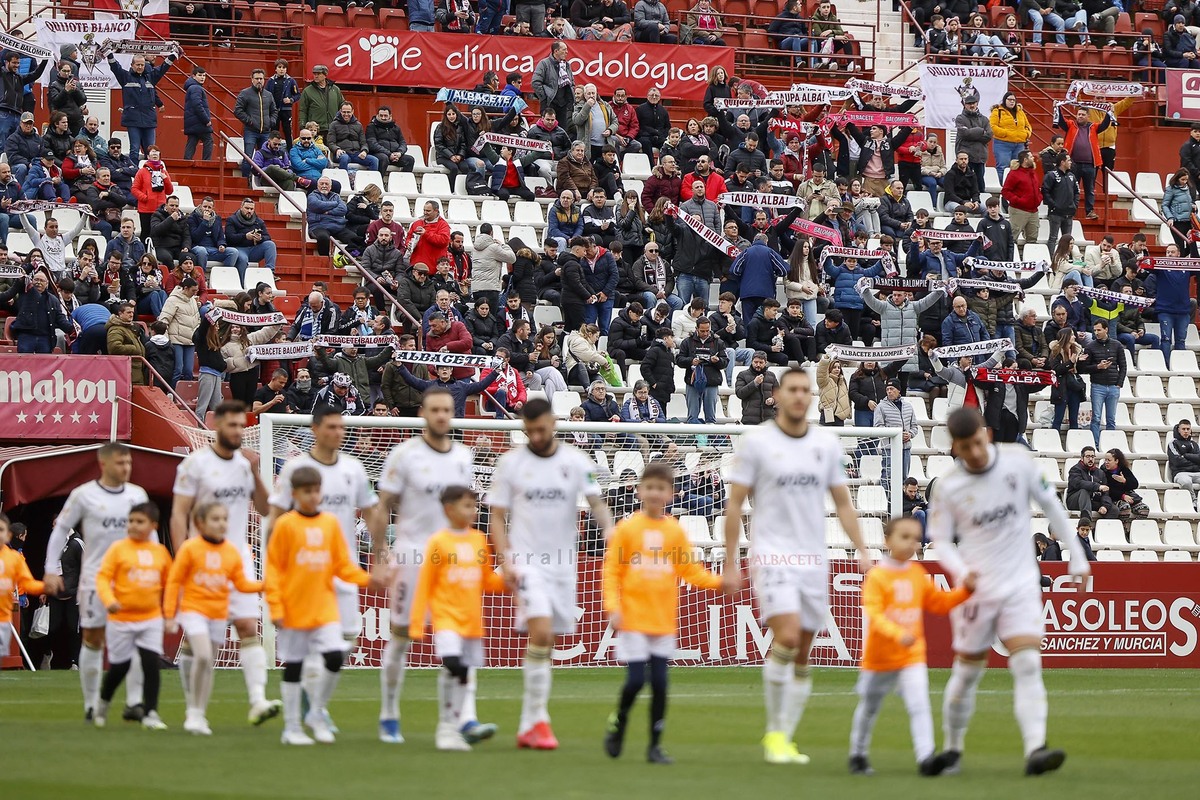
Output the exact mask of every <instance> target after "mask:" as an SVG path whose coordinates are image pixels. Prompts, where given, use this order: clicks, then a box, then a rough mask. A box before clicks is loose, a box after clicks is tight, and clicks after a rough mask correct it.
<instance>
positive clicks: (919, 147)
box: [896, 129, 925, 192]
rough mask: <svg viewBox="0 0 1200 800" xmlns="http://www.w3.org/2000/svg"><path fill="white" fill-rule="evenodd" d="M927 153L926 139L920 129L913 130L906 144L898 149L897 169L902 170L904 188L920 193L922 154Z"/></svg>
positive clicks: (901, 177)
mask: <svg viewBox="0 0 1200 800" xmlns="http://www.w3.org/2000/svg"><path fill="white" fill-rule="evenodd" d="M924 152H925V137H924V135H923V134H922V133H921V131H920V129H915V130H913V132H912V133H910V134H909V135H908V138H907V139H905V140H904V144H902V145H900V146H899V147H897V148H896V169H898V170H900V180H901V182H903V183H904V188H905V189H909V188H910V187H911V188H912V191H914V192H919V191H921V189H922V188H923V187H922V186H921V154H922V153H924Z"/></svg>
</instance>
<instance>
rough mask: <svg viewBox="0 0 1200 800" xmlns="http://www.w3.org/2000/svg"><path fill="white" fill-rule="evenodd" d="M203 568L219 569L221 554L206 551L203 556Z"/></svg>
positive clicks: (213, 570)
mask: <svg viewBox="0 0 1200 800" xmlns="http://www.w3.org/2000/svg"><path fill="white" fill-rule="evenodd" d="M204 568H205V569H206V570H208V571H209V572H216V571H218V570H219V569H221V554H220V553H207V554H205V556H204Z"/></svg>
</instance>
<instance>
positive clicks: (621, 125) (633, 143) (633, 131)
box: [612, 89, 642, 153]
mask: <svg viewBox="0 0 1200 800" xmlns="http://www.w3.org/2000/svg"><path fill="white" fill-rule="evenodd" d="M612 110H613V114H614V115H615V116H616V118H617V136H620V137H621V138H622V139H624V140H625V144H624V145H621V151H622V152H624V153H640V152H642V143H641V142H639V141H638V140H637V137H638V132H639V131H641V129H642V128H641V123H640V122H638V116H637V109H635V108H634V107H633V106H632V105H631V104H630V103H629V95H628V93H627V92H626V91H625V90H624V89H617V90H615V91H614V92H613V101H612Z"/></svg>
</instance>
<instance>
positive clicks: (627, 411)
mask: <svg viewBox="0 0 1200 800" xmlns="http://www.w3.org/2000/svg"><path fill="white" fill-rule="evenodd" d="M589 399H590V398H589ZM585 414H586V412H585ZM607 421H608V420H605V422H607ZM621 421H622V422H666V421H667V415H666V413H665V412H664V411H663V407H662V405H661V404H660V403H659V402H658V401H657V400H655V399H654V398H653V397H647V398H646V401H645V402H641V401H640V400H638V399H637V395H635V394H634V393H633V392H630V393H629V397H628V398H627V399H626V400H625V403H624V404H623V405H622V406H621Z"/></svg>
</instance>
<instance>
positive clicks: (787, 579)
mask: <svg viewBox="0 0 1200 800" xmlns="http://www.w3.org/2000/svg"><path fill="white" fill-rule="evenodd" d="M750 586H751V588H753V589H754V598H755V601H756V602H757V604H758V614H759V617H761V619H762V621H763V622H766V621H767V620H769V619H771V618H772V617H777V616H780V615H784V614H795V615H797V616H799V617H800V627H801V628H802V629H803V630H806V631H819V630H822V629H824V627H825V623H826V619H827V617H828V616H829V574H828V572H826V571H825V570H823V569H820V570H813V569H797V568H796V567H790V566H760V567H755V568H754V569H753V570H752V571H751V573H750Z"/></svg>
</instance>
